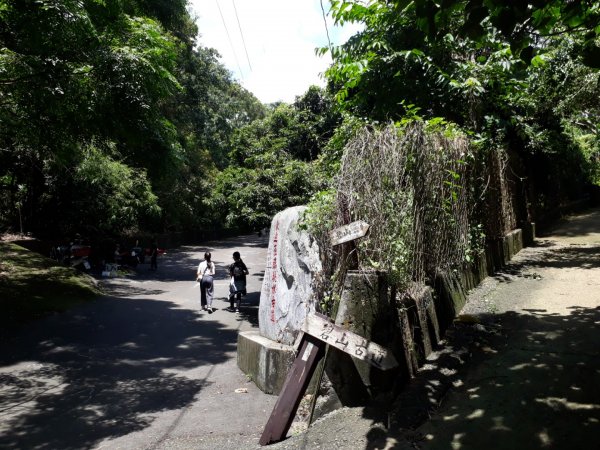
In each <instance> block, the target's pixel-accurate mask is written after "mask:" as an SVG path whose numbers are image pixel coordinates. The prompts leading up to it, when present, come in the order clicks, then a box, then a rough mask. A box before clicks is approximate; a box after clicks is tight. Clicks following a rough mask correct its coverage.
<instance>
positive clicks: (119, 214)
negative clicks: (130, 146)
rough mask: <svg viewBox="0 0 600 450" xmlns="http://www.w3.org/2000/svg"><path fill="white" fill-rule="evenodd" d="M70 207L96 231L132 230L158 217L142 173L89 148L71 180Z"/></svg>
mask: <svg viewBox="0 0 600 450" xmlns="http://www.w3.org/2000/svg"><path fill="white" fill-rule="evenodd" d="M74 189H75V193H74V199H73V200H74V202H73V203H74V205H73V206H74V207H75V208H76V209H78V210H79V211H85V215H86V216H87V217H88V218H90V217H91V218H92V219H93V222H92V223H95V224H96V227H97V228H98V229H100V230H104V231H105V232H107V231H113V232H114V231H117V232H121V231H124V230H127V229H136V228H137V227H139V225H140V224H144V223H148V221H149V220H150V219H152V218H153V217H156V216H157V215H158V214H159V213H160V208H159V207H158V204H157V197H156V195H154V194H153V193H152V189H151V187H150V183H149V182H148V180H147V179H146V173H145V171H143V170H138V171H135V170H133V169H131V168H130V167H128V166H127V165H125V164H123V163H121V162H119V161H115V160H114V159H112V158H111V157H109V156H106V154H104V153H103V152H102V151H100V149H99V148H98V147H96V146H94V145H90V146H89V147H88V148H87V149H86V152H85V157H84V159H83V161H82V162H81V163H80V164H79V165H78V167H77V168H76V175H75V177H74Z"/></svg>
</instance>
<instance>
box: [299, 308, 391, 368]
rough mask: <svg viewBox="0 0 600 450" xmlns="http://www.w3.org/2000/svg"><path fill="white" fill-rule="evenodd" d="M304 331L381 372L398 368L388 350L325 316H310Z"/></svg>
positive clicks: (305, 322) (303, 328) (305, 323)
mask: <svg viewBox="0 0 600 450" xmlns="http://www.w3.org/2000/svg"><path fill="white" fill-rule="evenodd" d="M302 331H304V332H305V333H308V334H310V335H311V336H314V337H316V338H317V339H320V340H322V341H323V342H325V343H327V344H329V345H331V346H332V347H335V348H337V349H338V350H341V351H343V352H344V353H348V354H349V355H350V356H352V357H354V358H357V359H360V360H362V361H366V362H367V363H369V364H370V365H372V366H374V367H377V368H378V369H381V370H388V369H393V368H394V367H398V362H397V361H396V358H394V355H392V353H391V352H389V351H388V350H387V349H386V348H384V347H382V346H381V345H378V344H376V343H374V342H371V341H368V340H366V339H365V338H363V337H361V336H359V335H358V334H356V333H353V332H351V331H348V330H344V329H343V328H342V327H340V326H338V325H335V324H333V323H331V322H330V321H329V320H327V319H326V318H324V316H321V315H316V314H310V315H308V316H307V317H306V320H305V321H304V325H303V327H302Z"/></svg>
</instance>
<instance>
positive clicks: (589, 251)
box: [493, 244, 600, 282]
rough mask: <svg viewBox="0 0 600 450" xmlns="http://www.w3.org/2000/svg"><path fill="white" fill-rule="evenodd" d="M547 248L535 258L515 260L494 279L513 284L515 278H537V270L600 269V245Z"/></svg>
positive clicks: (499, 271) (496, 274)
mask: <svg viewBox="0 0 600 450" xmlns="http://www.w3.org/2000/svg"><path fill="white" fill-rule="evenodd" d="M544 247H545V250H544V251H543V252H541V253H539V254H536V256H535V257H533V256H532V257H527V258H523V259H518V260H513V261H511V262H510V263H509V264H507V265H506V266H505V267H503V268H502V269H500V270H498V271H497V272H496V273H495V274H494V275H493V277H494V278H495V279H496V280H498V281H500V282H511V281H512V280H513V278H514V277H525V278H536V277H537V276H539V275H537V274H536V273H535V270H536V269H546V268H554V269H569V268H579V269H596V268H598V267H600V244H597V245H570V246H552V247H546V246H544Z"/></svg>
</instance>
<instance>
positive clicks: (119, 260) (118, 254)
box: [113, 244, 123, 264]
mask: <svg viewBox="0 0 600 450" xmlns="http://www.w3.org/2000/svg"><path fill="white" fill-rule="evenodd" d="M113 259H114V260H115V263H117V264H121V263H122V262H123V255H122V254H121V245H119V244H117V245H116V246H115V251H114V252H113Z"/></svg>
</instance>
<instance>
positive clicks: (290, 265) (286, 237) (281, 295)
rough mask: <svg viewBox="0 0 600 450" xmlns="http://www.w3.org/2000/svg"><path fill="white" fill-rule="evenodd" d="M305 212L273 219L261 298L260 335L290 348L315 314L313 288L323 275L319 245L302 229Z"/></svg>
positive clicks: (294, 211) (300, 210) (289, 212)
mask: <svg viewBox="0 0 600 450" xmlns="http://www.w3.org/2000/svg"><path fill="white" fill-rule="evenodd" d="M305 209H306V207H304V206H296V207H293V208H288V209H286V210H284V211H282V212H280V213H278V214H276V215H275V217H274V218H273V221H272V223H271V232H270V235H269V248H268V251H267V264H266V268H265V275H264V278H263V285H262V290H261V294H260V306H259V310H258V326H259V330H260V334H261V335H262V336H264V337H267V338H269V339H271V340H272V341H276V342H281V343H282V344H286V345H292V344H293V343H294V340H295V339H296V337H297V335H298V332H299V330H300V327H301V325H302V323H303V322H304V319H305V318H306V315H307V314H308V313H309V312H314V311H315V295H314V289H313V285H314V283H315V280H316V277H318V276H319V274H320V273H321V272H322V266H321V259H320V255H319V247H318V245H317V242H316V241H315V239H314V238H313V237H312V236H311V235H309V234H308V233H307V232H306V231H304V230H301V229H300V227H299V226H298V222H299V221H300V219H301V217H302V213H303V211H304V210H305Z"/></svg>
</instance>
